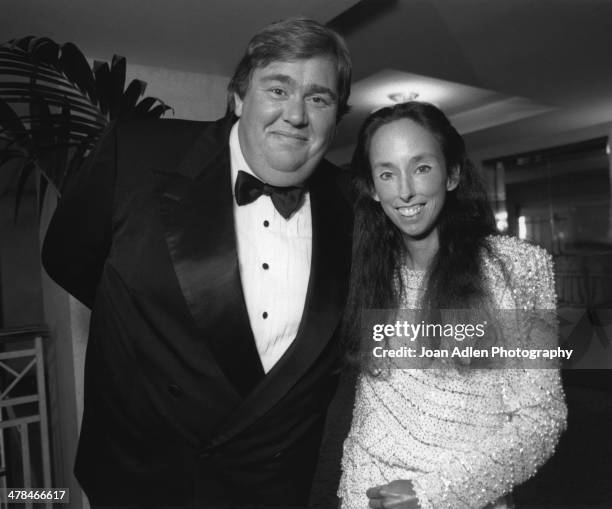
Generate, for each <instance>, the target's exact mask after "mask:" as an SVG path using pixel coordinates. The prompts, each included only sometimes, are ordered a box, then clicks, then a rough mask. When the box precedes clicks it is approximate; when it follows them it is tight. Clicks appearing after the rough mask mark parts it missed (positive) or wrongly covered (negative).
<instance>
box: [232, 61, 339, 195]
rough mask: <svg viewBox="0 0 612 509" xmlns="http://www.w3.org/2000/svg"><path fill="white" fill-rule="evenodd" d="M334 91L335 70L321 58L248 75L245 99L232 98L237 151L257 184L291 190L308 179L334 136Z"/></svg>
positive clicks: (269, 67) (279, 63) (271, 66)
mask: <svg viewBox="0 0 612 509" xmlns="http://www.w3.org/2000/svg"><path fill="white" fill-rule="evenodd" d="M337 88H338V79H337V72H336V66H335V65H334V63H333V61H332V60H331V59H330V58H326V57H314V58H309V59H306V60H293V61H290V62H283V61H276V62H272V63H270V64H268V65H267V66H265V67H261V68H257V69H255V70H254V71H253V73H252V75H251V81H250V83H249V87H248V89H247V91H246V92H245V94H244V97H243V98H242V99H241V98H240V97H238V95H237V94H235V95H234V100H235V104H236V108H235V113H236V115H237V116H238V117H240V124H239V126H238V139H239V140H240V148H241V150H242V153H243V154H244V158H245V159H246V162H247V163H248V165H249V166H250V168H251V169H252V170H253V172H254V173H255V174H256V175H257V176H258V177H259V178H260V179H261V180H263V181H264V182H266V183H268V184H272V185H276V186H291V185H296V184H301V183H302V182H304V181H305V180H306V179H308V177H309V176H310V175H311V174H312V172H313V171H314V170H315V168H316V167H317V165H318V163H319V161H320V160H321V158H322V157H323V155H324V154H325V152H326V151H327V148H328V147H329V144H330V143H331V141H332V138H333V136H334V132H335V125H336V113H337V109H338V90H337Z"/></svg>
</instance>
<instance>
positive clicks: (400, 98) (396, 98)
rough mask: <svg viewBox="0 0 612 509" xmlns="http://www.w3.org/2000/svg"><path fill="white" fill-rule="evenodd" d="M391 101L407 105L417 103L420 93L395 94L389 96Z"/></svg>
mask: <svg viewBox="0 0 612 509" xmlns="http://www.w3.org/2000/svg"><path fill="white" fill-rule="evenodd" d="M387 97H388V98H389V100H391V101H392V102H394V103H396V104H397V103H405V102H408V101H415V100H416V99H417V98H418V97H419V93H418V92H394V93H393V94H389V95H388V96H387Z"/></svg>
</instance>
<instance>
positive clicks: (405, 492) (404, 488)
mask: <svg viewBox="0 0 612 509" xmlns="http://www.w3.org/2000/svg"><path fill="white" fill-rule="evenodd" d="M366 495H367V496H368V499H369V500H370V502H369V504H368V505H369V507H371V508H372V509H420V507H421V506H420V505H419V501H418V500H417V497H416V495H415V493H414V488H413V487H412V481H408V480H406V479H398V480H397V481H393V482H390V483H389V484H385V485H383V486H376V487H374V488H370V489H369V490H368V491H367V492H366Z"/></svg>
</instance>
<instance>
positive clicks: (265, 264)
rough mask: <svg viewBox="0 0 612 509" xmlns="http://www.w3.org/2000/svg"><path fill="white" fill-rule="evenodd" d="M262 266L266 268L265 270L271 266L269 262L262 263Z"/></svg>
mask: <svg viewBox="0 0 612 509" xmlns="http://www.w3.org/2000/svg"><path fill="white" fill-rule="evenodd" d="M261 266H262V267H263V268H264V270H268V269H269V268H270V266H269V265H268V264H267V263H262V264H261Z"/></svg>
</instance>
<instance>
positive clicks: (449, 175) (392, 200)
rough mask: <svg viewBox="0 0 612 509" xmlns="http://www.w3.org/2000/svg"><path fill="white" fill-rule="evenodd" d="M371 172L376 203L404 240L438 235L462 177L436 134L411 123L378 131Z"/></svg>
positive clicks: (397, 122) (394, 124)
mask: <svg viewBox="0 0 612 509" xmlns="http://www.w3.org/2000/svg"><path fill="white" fill-rule="evenodd" d="M370 167H371V168H372V179H373V181H374V194H373V198H374V199H375V200H376V201H378V202H380V204H381V206H382V208H383V210H384V211H385V213H386V214H387V216H388V217H389V219H391V221H393V224H395V226H397V227H398V228H399V229H400V230H401V231H402V232H403V234H404V238H405V240H406V241H407V242H410V241H411V240H419V239H425V238H428V237H431V236H432V235H437V227H436V225H437V222H438V218H439V216H440V212H441V210H442V206H443V205H444V201H445V199H446V193H447V192H448V191H451V190H453V189H455V188H456V187H457V184H458V182H459V173H458V169H453V171H450V172H449V171H448V170H447V168H446V163H445V160H444V154H443V153H442V150H441V148H440V144H439V143H438V141H437V140H436V139H435V138H434V137H433V135H432V134H431V133H430V132H429V131H428V130H427V129H425V128H423V127H421V126H420V125H419V124H417V123H416V122H414V121H412V120H410V119H399V120H394V121H393V122H390V123H389V124H385V125H383V126H382V127H379V128H378V130H377V131H376V132H375V133H374V135H373V137H372V140H371V142H370ZM436 238H437V237H436Z"/></svg>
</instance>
